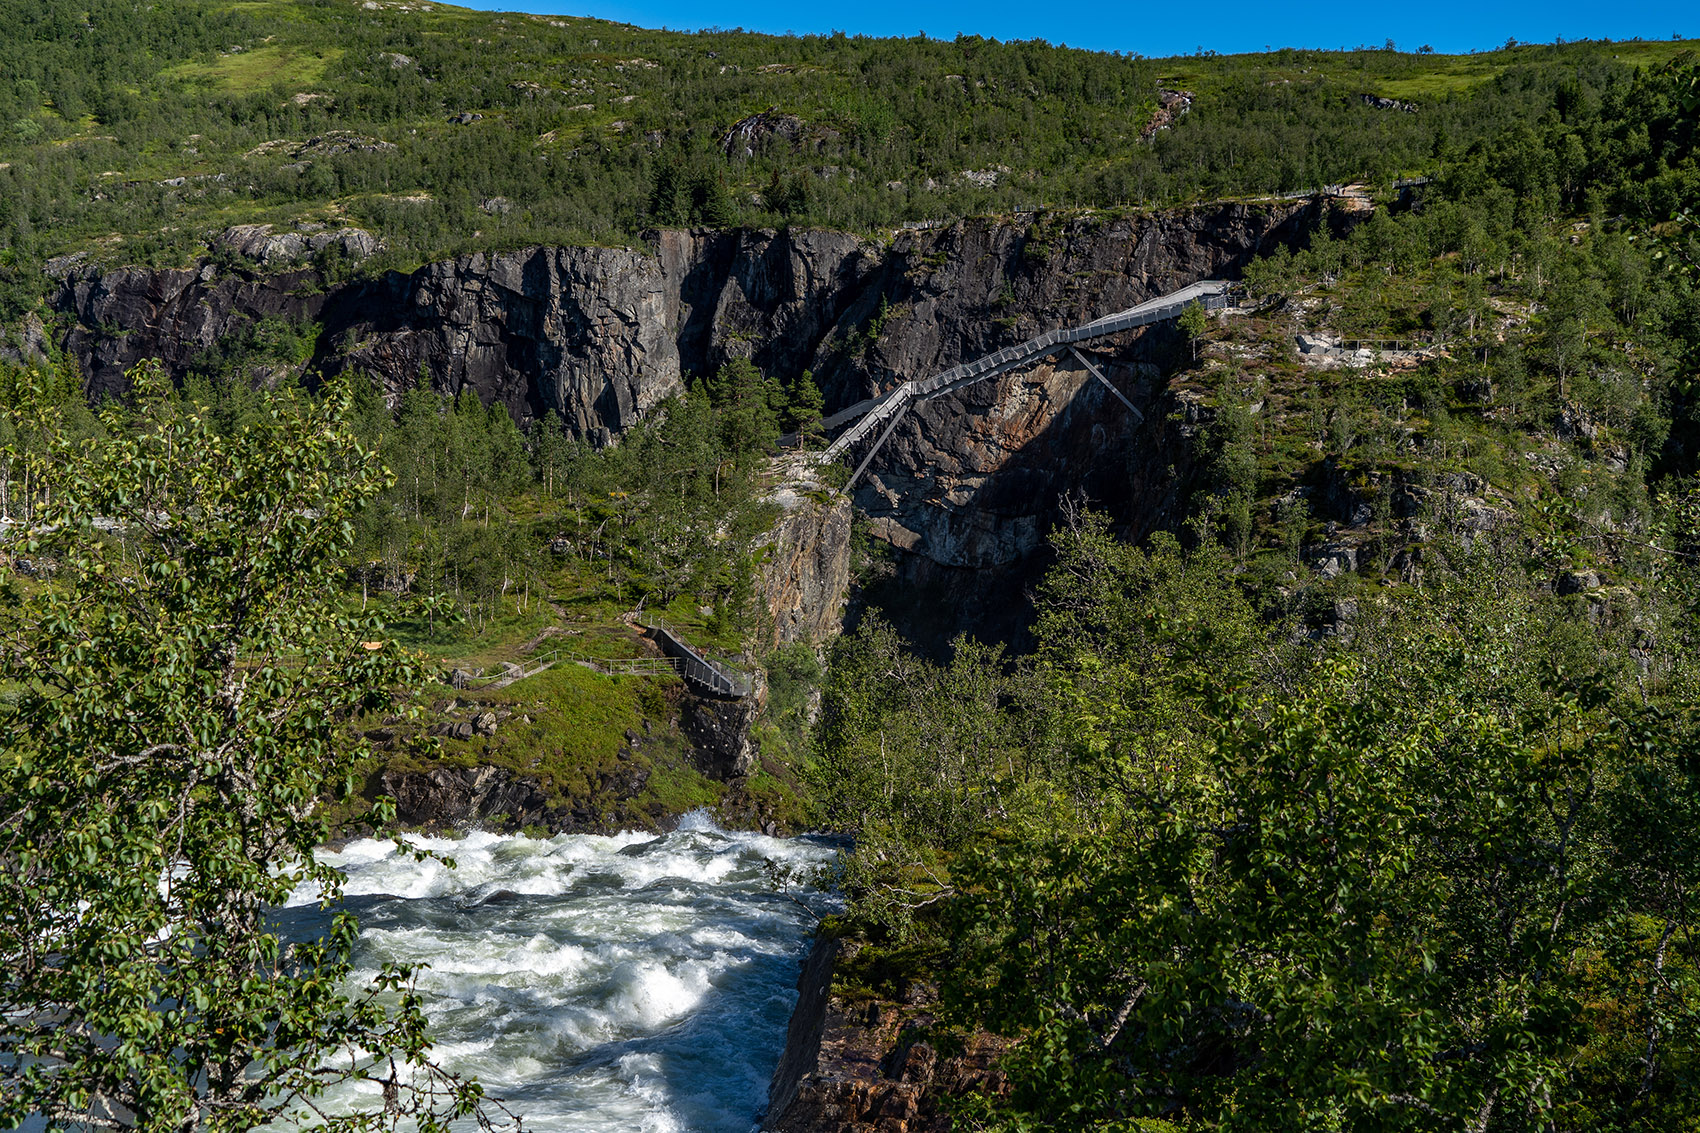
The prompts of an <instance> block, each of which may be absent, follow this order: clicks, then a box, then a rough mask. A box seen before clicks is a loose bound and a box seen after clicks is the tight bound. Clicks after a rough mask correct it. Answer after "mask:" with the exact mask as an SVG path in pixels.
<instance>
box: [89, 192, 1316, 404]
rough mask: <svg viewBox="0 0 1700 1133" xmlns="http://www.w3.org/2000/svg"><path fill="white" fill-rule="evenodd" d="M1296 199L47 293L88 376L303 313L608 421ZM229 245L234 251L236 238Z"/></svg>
mask: <svg viewBox="0 0 1700 1133" xmlns="http://www.w3.org/2000/svg"><path fill="white" fill-rule="evenodd" d="M1308 208H1309V206H1305V205H1292V206H1284V207H1273V206H1252V205H1217V206H1210V207H1205V208H1197V209H1189V210H1181V211H1176V212H1168V213H1156V214H1151V215H1144V216H1134V217H1125V218H1119V219H1093V218H1086V219H1079V220H1072V221H1068V222H1059V221H1049V220H1045V219H1042V218H1041V219H1039V220H1031V219H1021V220H995V219H991V220H977V221H964V222H960V223H957V224H954V225H951V226H946V227H938V228H931V229H926V230H921V231H910V232H903V233H901V234H899V235H898V236H897V237H895V238H894V239H893V240H892V241H891V242H890V243H889V244H887V243H878V242H873V241H868V240H864V239H861V238H859V237H856V236H852V235H850V234H847V233H841V232H823V231H790V232H780V233H776V232H766V231H753V230H737V231H730V232H720V231H708V230H691V231H664V232H659V233H655V234H653V235H652V236H651V237H650V240H649V243H648V245H647V246H645V247H641V248H636V249H627V248H529V249H522V250H519V251H514V252H503V253H482V252H480V253H475V254H473V255H469V256H464V257H461V258H460V259H457V260H453V261H446V262H442V263H435V264H427V265H426V266H424V267H422V268H419V269H418V270H416V271H413V272H410V273H402V272H389V273H386V274H384V275H382V276H379V277H377V278H375V279H367V280H362V281H357V282H354V283H348V284H341V285H329V284H327V283H326V282H325V280H324V279H323V278H321V277H320V276H319V275H318V274H317V273H316V272H315V271H314V270H313V269H311V268H308V267H302V268H297V269H294V270H288V271H281V272H279V271H267V270H264V268H263V265H262V264H261V262H260V261H258V260H255V259H252V258H248V259H243V258H241V257H236V258H234V259H233V258H231V257H228V256H227V257H226V258H225V259H224V260H221V261H218V262H213V261H209V262H207V263H205V264H203V265H200V266H199V267H196V268H193V269H155V268H135V267H130V268H113V269H101V268H99V267H96V266H92V265H86V264H85V265H80V266H79V265H70V266H69V267H68V268H67V274H66V275H65V277H64V280H63V285H62V287H61V290H60V294H59V297H58V304H57V305H58V307H59V309H60V311H61V312H62V313H63V314H65V315H66V316H68V319H69V322H70V324H71V330H70V332H69V335H68V338H67V342H66V345H67V346H68V347H69V349H70V351H71V352H72V354H74V355H75V356H76V357H77V359H78V360H79V362H80V363H81V364H82V366H83V371H84V374H85V376H86V378H87V381H88V384H89V388H90V392H91V393H92V394H94V395H95V396H97V397H98V396H104V395H107V394H110V393H112V392H115V391H117V390H119V389H121V388H122V384H123V369H124V367H125V366H127V365H129V364H131V363H133V362H135V361H137V360H138V359H141V358H147V357H154V358H160V359H162V360H163V361H164V362H165V364H166V365H167V367H168V368H169V369H171V370H172V371H174V372H176V373H182V372H184V371H185V370H186V369H187V368H188V366H189V365H190V363H191V362H192V361H193V360H194V358H195V356H196V355H197V354H198V353H200V352H201V351H204V350H207V349H209V348H210V347H212V346H213V345H215V344H216V343H217V342H218V341H219V340H220V339H221V338H223V337H225V336H226V335H229V334H230V333H232V332H233V331H235V330H238V329H240V328H241V327H242V326H243V325H244V324H245V323H248V322H252V321H257V320H259V319H263V318H267V317H276V318H282V319H286V320H290V321H294V322H316V323H319V324H320V325H321V326H322V333H321V334H320V336H319V339H318V351H317V355H316V357H315V358H314V360H313V365H314V367H315V368H317V369H318V370H321V371H334V370H337V369H340V368H345V367H348V366H359V367H361V368H363V369H366V370H368V371H370V372H372V373H373V374H375V375H376V376H377V377H378V378H379V379H380V380H381V381H382V382H383V384H384V386H385V388H386V389H387V390H389V391H390V392H391V393H399V392H400V391H402V390H405V389H408V388H410V387H412V386H413V385H415V384H417V383H418V382H419V381H420V380H421V376H422V375H423V378H424V380H426V381H428V382H429V384H430V385H431V386H432V387H433V388H436V389H439V390H443V391H446V392H451V393H458V392H459V391H460V390H461V389H463V388H471V389H472V390H473V391H475V392H476V393H477V394H478V396H479V397H480V398H482V399H483V400H484V401H485V402H486V403H488V402H490V401H496V400H499V401H502V402H504V403H505V404H506V405H508V407H509V408H510V409H511V410H513V411H514V413H515V415H516V417H517V418H519V419H521V420H527V419H530V418H534V417H538V416H541V415H542V413H544V412H545V411H547V410H548V409H551V408H553V409H555V410H556V411H557V412H559V413H561V414H562V416H563V417H564V418H565V419H566V421H567V423H568V425H569V426H570V427H571V428H573V429H574V430H575V431H577V432H579V433H581V434H588V435H611V434H613V433H617V432H619V431H620V430H621V429H623V428H625V427H627V426H628V425H630V424H631V422H632V421H634V420H636V419H637V418H638V417H640V416H641V415H642V414H643V413H644V412H646V411H647V410H648V409H649V408H651V407H653V406H654V405H655V404H657V403H658V402H659V401H661V400H662V399H663V398H665V397H666V396H668V395H669V394H671V393H673V392H676V391H677V390H678V389H679V388H680V380H681V377H682V376H683V375H687V374H692V373H703V372H706V371H709V370H712V369H714V368H715V367H717V366H719V365H720V364H721V363H723V362H725V361H726V360H727V359H730V358H733V357H750V358H753V359H754V360H755V361H756V362H757V363H758V364H759V365H760V366H761V367H762V368H763V369H764V370H766V371H767V372H768V373H770V374H773V375H776V376H779V377H781V378H785V379H790V378H793V377H795V376H796V375H797V374H800V373H801V372H802V371H803V370H812V371H813V372H814V374H815V376H816V379H817V380H818V381H820V382H821V383H822V387H823V390H824V392H825V393H826V394H827V399H828V408H829V409H831V408H834V407H836V406H837V405H841V404H848V403H849V402H852V401H855V400H857V399H858V398H861V397H863V396H866V395H867V394H868V393H871V392H874V391H877V390H879V389H883V388H887V387H888V386H889V385H890V384H892V383H893V382H895V381H898V380H901V379H903V378H906V377H913V376H917V375H920V374H924V373H927V372H931V371H934V370H937V369H942V368H945V367H947V366H951V365H954V364H955V363H956V362H958V361H961V360H962V359H964V358H968V357H972V356H974V355H976V354H979V353H981V352H984V351H987V350H992V349H996V348H997V347H999V346H1003V345H1007V344H1008V343H1010V342H1015V341H1019V340H1020V339H1022V338H1025V337H1027V336H1029V335H1031V334H1034V333H1037V332H1038V331H1040V330H1043V329H1046V328H1049V327H1052V326H1058V325H1062V324H1064V323H1068V322H1074V321H1079V320H1082V319H1086V318H1091V317H1094V316H1096V315H1099V314H1103V313H1105V312H1107V311H1111V310H1116V309H1119V308H1121V307H1126V306H1129V305H1130V304H1132V303H1136V302H1138V301H1140V300H1142V299H1145V298H1149V297H1150V296H1152V295H1156V294H1160V293H1161V292H1163V291H1166V290H1169V289H1171V288H1173V287H1176V286H1179V285H1182V284H1185V283H1187V282H1190V281H1192V280H1195V279H1201V278H1205V277H1208V276H1212V275H1218V274H1222V273H1224V272H1232V271H1234V270H1235V269H1237V268H1238V266H1239V265H1241V264H1242V263H1244V262H1245V261H1246V260H1247V259H1248V258H1250V257H1251V256H1252V255H1253V254H1255V252H1256V251H1257V250H1258V249H1260V248H1266V247H1268V246H1270V245H1271V244H1272V243H1273V242H1275V241H1279V240H1284V239H1287V238H1289V237H1291V236H1292V235H1293V234H1294V232H1295V231H1296V229H1297V227H1298V226H1299V225H1300V224H1301V223H1302V222H1303V221H1304V219H1305V218H1306V216H1307V215H1308V212H1307V210H1308ZM240 247H241V246H238V250H240Z"/></svg>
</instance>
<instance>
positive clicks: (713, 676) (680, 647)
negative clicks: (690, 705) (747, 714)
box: [637, 613, 753, 699]
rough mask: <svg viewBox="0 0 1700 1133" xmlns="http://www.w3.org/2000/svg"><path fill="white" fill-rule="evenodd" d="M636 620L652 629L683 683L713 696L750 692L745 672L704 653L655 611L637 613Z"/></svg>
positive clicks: (738, 696)
mask: <svg viewBox="0 0 1700 1133" xmlns="http://www.w3.org/2000/svg"><path fill="white" fill-rule="evenodd" d="M637 623H638V624H639V625H641V626H643V627H644V628H645V629H649V630H653V631H654V632H655V634H656V635H657V637H658V638H659V639H660V644H661V648H662V651H663V652H665V653H667V654H668V655H669V658H670V659H671V660H675V661H677V662H678V663H679V669H678V672H679V675H680V676H682V677H684V678H685V681H686V683H688V684H691V685H694V686H696V687H697V688H698V689H699V690H701V691H704V692H707V693H709V694H711V695H713V696H724V697H729V698H732V699H739V698H742V697H746V696H748V695H750V690H751V688H752V687H753V684H752V682H751V680H750V677H749V675H748V674H747V673H741V672H739V671H738V670H737V669H734V668H732V667H731V666H730V665H727V664H724V663H723V662H720V661H714V660H711V659H709V658H708V657H706V656H704V655H703V653H702V652H701V651H700V650H698V649H697V648H696V647H695V646H693V645H691V644H690V643H689V642H687V641H686V640H685V639H684V638H683V637H681V636H680V634H679V631H678V630H676V629H674V628H673V627H672V626H671V625H668V624H667V623H666V622H665V621H663V620H662V619H660V618H658V617H656V616H655V615H654V614H648V613H645V614H639V615H638V616H637Z"/></svg>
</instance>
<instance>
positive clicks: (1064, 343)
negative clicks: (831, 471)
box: [817, 279, 1228, 491]
mask: <svg viewBox="0 0 1700 1133" xmlns="http://www.w3.org/2000/svg"><path fill="white" fill-rule="evenodd" d="M1195 303H1196V304H1198V305H1199V306H1201V307H1203V308H1204V309H1205V310H1214V309H1216V308H1219V307H1225V306H1227V304H1228V283H1227V281H1225V280H1220V279H1207V280H1203V281H1202V282H1199V283H1194V284H1191V285H1190V286H1187V287H1183V288H1181V289H1180V290H1179V291H1172V292H1170V293H1169V294H1167V295H1160V296H1158V297H1157V298H1155V299H1149V300H1147V301H1146V302H1144V303H1141V304H1139V305H1138V306H1135V307H1129V308H1128V309H1127V310H1125V311H1117V312H1115V313H1114V314H1111V315H1105V316H1104V317H1103V318H1099V319H1093V320H1092V321H1091V322H1089V323H1082V324H1080V325H1079V326H1073V327H1063V328H1061V329H1059V330H1052V331H1046V332H1045V333H1044V334H1041V335H1039V336H1037V337H1036V338H1030V339H1028V340H1027V341H1026V342H1023V343H1021V344H1020V345H1017V346H1006V347H1005V348H1003V349H1002V350H996V351H993V352H992V353H990V354H987V355H984V356H982V357H979V358H976V359H974V360H973V361H971V362H963V363H961V364H960V365H956V366H952V367H951V368H950V369H948V370H945V371H943V372H942V373H938V374H934V375H933V376H932V377H930V378H918V379H915V380H912V381H906V382H902V383H900V384H899V385H897V386H896V387H895V388H894V389H891V390H888V391H887V392H886V393H883V394H881V395H880V396H879V397H870V398H868V399H867V400H865V401H858V402H857V403H856V404H855V405H852V406H850V407H849V408H848V409H841V410H839V411H838V412H837V413H834V414H833V415H832V416H830V417H827V418H824V419H823V420H822V421H821V427H822V428H823V429H829V430H830V429H835V428H837V427H838V426H840V425H845V424H849V425H850V427H849V428H848V429H845V430H844V432H842V433H840V434H839V435H838V437H837V438H836V439H835V440H833V442H832V443H831V444H829V445H827V446H826V449H825V450H824V451H823V452H821V454H820V456H819V457H818V458H817V459H818V460H819V462H820V463H822V464H825V463H827V462H830V461H833V460H837V459H838V458H839V457H840V456H842V455H843V454H844V453H845V452H847V451H848V450H849V449H850V446H852V445H854V444H856V443H857V442H858V441H860V440H861V439H862V438H863V437H865V436H867V435H868V434H869V433H871V432H873V430H874V429H875V428H877V427H878V426H879V425H880V423H881V422H887V424H886V427H885V431H884V432H882V433H881V434H880V435H879V439H878V440H876V441H875V442H874V445H873V447H872V448H870V449H869V450H868V453H867V455H866V456H864V457H863V458H862V462H861V463H860V464H858V465H857V466H856V470H855V472H853V473H851V475H850V479H849V481H848V482H847V483H846V484H845V486H844V490H845V491H849V490H850V489H851V488H852V487H854V486H855V484H856V481H857V480H859V479H861V476H862V473H863V472H865V471H866V470H867V467H868V465H869V464H870V463H871V462H872V461H873V459H874V456H875V455H876V454H878V452H879V450H880V449H881V448H882V447H884V445H885V442H886V441H887V440H888V439H890V437H891V434H892V433H894V432H895V431H896V430H897V426H898V424H899V422H901V421H902V420H903V415H904V414H905V413H907V412H908V411H909V409H910V407H911V406H914V405H919V404H921V403H923V402H927V401H931V400H932V399H933V398H935V397H943V396H944V395H945V394H947V393H954V392H955V391H956V390H959V389H962V388H963V387H965V386H971V385H973V384H975V383H976V382H983V381H985V380H986V379H988V378H995V377H997V376H999V375H1000V374H1007V373H1009V372H1010V371H1011V370H1019V369H1021V368H1023V367H1025V366H1030V365H1032V364H1033V363H1034V362H1037V361H1039V360H1040V359H1041V358H1046V357H1049V356H1050V355H1052V354H1057V353H1060V352H1061V351H1063V350H1069V351H1072V352H1073V353H1074V356H1075V357H1076V358H1077V359H1079V360H1080V362H1081V363H1083V364H1084V365H1085V366H1086V368H1087V369H1088V370H1089V371H1091V373H1092V376H1093V377H1095V378H1097V379H1098V380H1099V381H1100V382H1103V383H1104V385H1105V386H1107V387H1108V388H1109V390H1110V392H1111V393H1113V394H1115V395H1116V397H1117V398H1118V399H1119V400H1120V401H1121V403H1122V404H1123V405H1125V406H1127V407H1128V409H1129V410H1130V411H1131V412H1132V413H1133V414H1134V415H1135V416H1136V417H1143V415H1142V414H1140V412H1139V410H1138V409H1135V408H1134V406H1133V403H1132V402H1130V401H1129V400H1128V399H1127V398H1126V397H1123V396H1122V393H1121V391H1120V390H1118V389H1116V387H1115V386H1113V385H1111V384H1110V381H1109V379H1108V378H1106V377H1104V375H1103V374H1101V373H1100V372H1099V371H1098V368H1097V367H1096V366H1094V365H1093V364H1092V363H1091V362H1089V361H1087V359H1086V357H1085V356H1084V355H1083V354H1081V353H1080V352H1079V351H1078V350H1075V349H1074V345H1075V343H1078V342H1087V341H1089V340H1091V339H1094V338H1102V337H1104V336H1105V335H1110V334H1118V333H1120V332H1122V331H1125V330H1132V329H1134V328H1135V327H1142V326H1148V325H1150V324H1151V323H1158V322H1162V321H1163V320H1165V319H1173V318H1177V317H1179V315H1180V314H1181V312H1183V311H1185V310H1186V309H1187V308H1188V307H1190V306H1192V305H1193V304H1195Z"/></svg>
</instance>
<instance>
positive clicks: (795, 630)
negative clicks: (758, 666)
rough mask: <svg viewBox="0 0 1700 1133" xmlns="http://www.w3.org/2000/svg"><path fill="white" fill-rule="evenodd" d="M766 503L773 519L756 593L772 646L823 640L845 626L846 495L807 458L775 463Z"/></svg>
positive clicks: (793, 456)
mask: <svg viewBox="0 0 1700 1133" xmlns="http://www.w3.org/2000/svg"><path fill="white" fill-rule="evenodd" d="M774 469H775V472H776V474H777V476H778V478H779V483H778V484H777V485H776V486H775V488H774V489H773V491H772V492H771V493H770V494H769V495H768V501H769V502H770V503H772V504H774V505H775V506H777V507H778V508H779V518H778V519H777V520H776V521H775V523H774V525H773V529H772V531H770V532H769V533H768V534H767V536H766V537H765V545H764V547H763V555H764V557H763V559H762V564H761V576H760V579H759V583H760V586H761V597H762V602H763V604H764V606H765V607H766V609H767V612H768V622H767V630H766V632H767V636H768V644H770V645H790V644H793V643H794V642H799V641H800V642H806V643H808V644H809V645H816V646H818V645H824V644H825V643H826V642H828V641H829V640H831V639H832V638H833V637H835V636H837V634H838V631H839V629H840V628H842V626H843V616H844V595H845V590H846V589H847V588H848V586H849V584H850V501H849V500H848V499H847V498H846V497H845V496H844V495H843V494H842V493H840V492H835V491H832V490H831V489H829V488H828V487H827V485H826V484H825V483H824V482H822V481H821V480H820V479H819V475H818V474H819V469H818V467H816V466H815V465H813V464H812V463H811V462H810V461H809V460H808V459H807V458H806V457H804V456H801V455H799V454H791V455H787V456H784V457H781V458H780V459H779V460H776V461H775V462H774Z"/></svg>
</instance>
